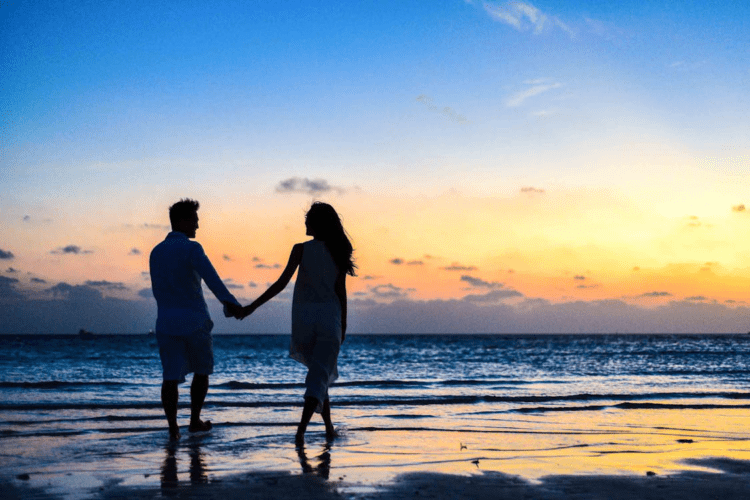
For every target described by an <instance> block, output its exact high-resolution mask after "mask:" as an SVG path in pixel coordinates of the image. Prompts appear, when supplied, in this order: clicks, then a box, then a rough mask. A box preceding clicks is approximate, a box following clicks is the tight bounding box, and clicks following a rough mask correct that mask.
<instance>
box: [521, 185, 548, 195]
mask: <svg viewBox="0 0 750 500" xmlns="http://www.w3.org/2000/svg"><path fill="white" fill-rule="evenodd" d="M521 192H522V193H527V194H544V189H540V188H535V187H531V186H526V187H522V188H521Z"/></svg>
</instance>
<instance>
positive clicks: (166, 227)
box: [140, 222, 172, 231]
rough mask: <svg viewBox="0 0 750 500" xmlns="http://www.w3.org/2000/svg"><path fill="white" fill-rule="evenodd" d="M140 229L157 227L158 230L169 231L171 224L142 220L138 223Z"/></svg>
mask: <svg viewBox="0 0 750 500" xmlns="http://www.w3.org/2000/svg"><path fill="white" fill-rule="evenodd" d="M140 227H141V228H142V229H158V230H160V231H171V230H172V226H169V225H167V224H151V223H150V222H144V223H143V224H141V225H140Z"/></svg>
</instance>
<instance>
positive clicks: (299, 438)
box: [294, 397, 318, 444]
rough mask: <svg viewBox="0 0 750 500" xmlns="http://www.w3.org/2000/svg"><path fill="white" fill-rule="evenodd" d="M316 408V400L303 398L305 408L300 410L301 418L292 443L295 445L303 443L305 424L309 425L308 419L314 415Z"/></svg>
mask: <svg viewBox="0 0 750 500" xmlns="http://www.w3.org/2000/svg"><path fill="white" fill-rule="evenodd" d="M317 407H318V400H317V399H315V398H312V397H306V398H305V406H304V407H303V408H302V417H301V418H300V420H299V425H298V426H297V435H296V436H295V437H294V441H295V442H296V443H297V444H303V443H304V442H305V431H306V430H307V424H309V423H310V419H311V418H312V416H313V413H315V409H316V408H317Z"/></svg>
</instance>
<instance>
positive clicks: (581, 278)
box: [573, 274, 586, 281]
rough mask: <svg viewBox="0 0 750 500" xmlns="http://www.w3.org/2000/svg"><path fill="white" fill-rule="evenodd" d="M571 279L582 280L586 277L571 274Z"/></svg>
mask: <svg viewBox="0 0 750 500" xmlns="http://www.w3.org/2000/svg"><path fill="white" fill-rule="evenodd" d="M573 279H574V280H581V281H582V280H585V279H586V276H584V275H582V274H576V275H575V276H573Z"/></svg>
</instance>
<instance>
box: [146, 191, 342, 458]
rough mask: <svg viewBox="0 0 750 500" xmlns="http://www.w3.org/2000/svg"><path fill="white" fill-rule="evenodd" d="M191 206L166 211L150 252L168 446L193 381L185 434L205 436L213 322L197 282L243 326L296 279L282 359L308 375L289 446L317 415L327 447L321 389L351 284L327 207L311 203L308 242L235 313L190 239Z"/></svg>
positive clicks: (330, 376)
mask: <svg viewBox="0 0 750 500" xmlns="http://www.w3.org/2000/svg"><path fill="white" fill-rule="evenodd" d="M198 207H199V204H198V202H197V201H194V200H190V199H183V200H180V201H179V202H177V203H175V204H174V205H172V206H171V207H170V208H169V219H170V222H171V224H172V232H170V233H169V234H168V235H167V237H166V239H165V240H164V241H162V242H161V243H159V244H158V245H157V246H156V247H155V248H154V249H153V250H152V252H151V257H150V260H149V263H150V269H151V286H152V289H153V293H154V297H155V298H156V303H157V306H158V315H157V320H156V338H157V340H158V343H159V355H160V358H161V362H162V367H163V370H164V373H163V380H164V381H163V383H162V394H161V398H162V406H163V407H164V413H165V414H166V417H167V422H168V425H169V434H170V439H171V440H177V439H179V438H180V430H179V426H178V425H177V401H178V390H177V386H178V384H179V383H181V382H184V381H185V375H186V374H188V373H191V372H192V373H194V375H193V382H192V384H191V387H190V399H191V405H190V406H191V416H190V426H189V427H188V431H189V432H203V431H208V430H210V429H211V422H209V421H205V422H204V421H202V420H201V419H200V413H201V409H202V408H203V401H204V400H205V397H206V393H207V392H208V376H209V375H210V374H211V373H213V340H212V338H211V329H212V328H213V322H212V321H211V318H210V316H209V314H208V308H207V306H206V302H205V300H204V298H203V291H202V288H201V280H203V281H205V282H206V285H207V286H208V288H209V289H210V290H211V291H212V292H213V293H214V295H215V296H216V298H218V299H219V300H220V301H221V302H223V303H224V314H225V315H226V316H233V317H235V318H237V319H243V318H245V317H247V316H248V315H250V314H252V313H253V312H254V311H255V310H256V309H257V308H258V307H260V306H261V305H263V304H265V303H266V302H268V301H269V300H270V299H272V298H273V297H275V296H276V295H277V294H278V293H279V292H281V291H282V290H283V289H284V288H285V287H286V285H287V284H288V283H289V281H290V280H291V278H292V276H293V275H294V273H295V271H297V270H298V269H299V270H298V271H297V280H296V282H295V286H294V297H293V301H292V339H291V343H290V348H289V355H290V356H291V357H292V358H293V359H295V360H297V361H299V362H300V363H302V364H304V365H305V366H307V368H308V372H307V377H306V379H305V387H306V390H305V402H304V407H303V410H302V417H301V418H300V422H299V425H298V427H297V434H296V436H295V441H296V442H297V443H298V444H301V443H303V442H304V435H305V430H306V429H307V425H308V423H309V422H310V419H311V418H312V415H313V413H315V412H316V411H318V412H320V414H321V416H322V417H323V422H324V423H325V428H326V436H327V437H328V438H329V439H332V438H333V437H334V436H335V429H334V427H333V423H332V421H331V406H330V400H329V397H328V387H329V386H330V384H331V383H332V382H333V381H334V380H336V378H337V377H338V371H337V368H336V364H337V359H338V353H339V349H340V347H341V344H342V343H343V342H344V339H345V337H346V313H347V311H346V275H347V274H350V275H352V276H354V269H355V265H354V263H353V260H352V245H351V243H350V242H349V238H348V237H347V235H346V231H345V230H344V228H343V226H342V225H341V220H340V218H339V216H338V214H337V213H336V211H335V210H334V209H333V207H332V206H331V205H328V204H326V203H320V202H316V203H313V205H312V207H311V208H310V210H309V211H308V212H307V214H306V215H305V226H306V228H307V231H306V234H307V235H309V236H312V237H313V239H312V240H310V241H307V242H305V243H298V244H296V245H294V247H293V248H292V252H291V254H290V256H289V262H288V263H287V265H286V268H285V269H284V271H283V272H282V273H281V276H280V277H279V279H278V280H277V281H276V282H275V283H274V284H273V285H271V286H270V287H269V288H268V290H266V291H265V292H264V293H263V294H262V295H261V296H260V297H258V298H257V299H256V300H255V301H254V302H253V303H252V304H250V305H248V306H245V307H242V306H241V305H240V304H239V302H238V301H237V299H235V297H234V296H233V295H232V294H231V293H230V292H229V290H228V289H227V287H226V286H225V285H224V282H223V281H222V280H221V279H220V278H219V275H218V274H217V273H216V270H215V269H214V267H213V265H212V264H211V262H210V261H209V259H208V257H206V254H205V253H204V252H203V248H202V247H201V245H200V243H198V242H197V241H190V240H191V239H192V238H195V233H196V230H197V229H198Z"/></svg>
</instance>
